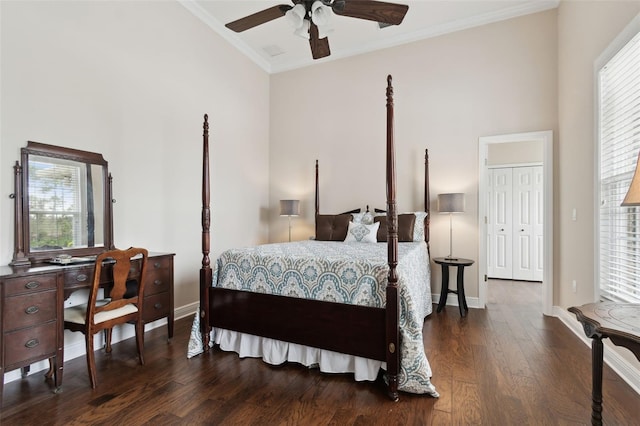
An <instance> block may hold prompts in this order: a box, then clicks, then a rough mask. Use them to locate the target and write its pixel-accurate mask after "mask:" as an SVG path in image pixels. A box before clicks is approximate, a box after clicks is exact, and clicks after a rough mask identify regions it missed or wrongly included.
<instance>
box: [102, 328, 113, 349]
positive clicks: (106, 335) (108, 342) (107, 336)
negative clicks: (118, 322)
mask: <svg viewBox="0 0 640 426" xmlns="http://www.w3.org/2000/svg"><path fill="white" fill-rule="evenodd" d="M112 331H113V329H112V328H107V329H105V330H104V338H105V340H106V344H105V349H104V350H105V352H106V353H108V354H110V353H111V332H112Z"/></svg>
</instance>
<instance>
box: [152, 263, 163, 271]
mask: <svg viewBox="0 0 640 426" xmlns="http://www.w3.org/2000/svg"><path fill="white" fill-rule="evenodd" d="M160 266H162V264H161V263H160V262H156V263H154V264H153V267H154V268H156V269H158V268H159V267H160Z"/></svg>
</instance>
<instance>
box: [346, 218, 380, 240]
mask: <svg viewBox="0 0 640 426" xmlns="http://www.w3.org/2000/svg"><path fill="white" fill-rule="evenodd" d="M379 227H380V223H379V222H376V223H374V224H373V225H367V224H364V223H354V222H349V230H348V231H347V237H346V238H345V239H344V242H345V243H353V242H359V243H375V242H377V238H376V237H377V234H378V228H379Z"/></svg>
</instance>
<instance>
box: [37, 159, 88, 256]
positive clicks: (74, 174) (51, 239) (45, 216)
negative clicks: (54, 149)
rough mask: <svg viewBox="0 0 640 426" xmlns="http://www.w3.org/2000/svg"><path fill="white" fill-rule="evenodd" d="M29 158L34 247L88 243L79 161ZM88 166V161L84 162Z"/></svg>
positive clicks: (59, 247)
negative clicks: (44, 160)
mask: <svg viewBox="0 0 640 426" xmlns="http://www.w3.org/2000/svg"><path fill="white" fill-rule="evenodd" d="M38 158H40V157H37V156H32V159H31V160H30V161H29V168H30V170H29V177H30V180H29V194H30V196H29V235H30V240H29V244H30V247H31V249H32V250H51V249H64V248H71V247H78V246H82V245H84V246H86V242H84V241H83V240H84V239H86V238H85V237H84V236H85V235H86V232H84V230H85V229H86V224H85V223H83V216H82V211H83V204H84V203H85V201H84V198H83V197H82V191H81V188H82V186H81V183H82V181H83V179H84V176H83V174H82V170H81V167H79V165H78V164H79V163H77V162H75V161H69V160H64V159H53V160H52V159H50V158H47V159H46V162H41V161H38ZM82 166H84V164H82Z"/></svg>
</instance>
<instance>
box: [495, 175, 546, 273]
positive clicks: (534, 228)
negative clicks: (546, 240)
mask: <svg viewBox="0 0 640 426" xmlns="http://www.w3.org/2000/svg"><path fill="white" fill-rule="evenodd" d="M489 176H490V182H491V184H490V188H489V200H490V204H489V206H490V207H489V214H488V226H487V228H488V229H489V231H488V232H489V236H488V240H489V256H488V259H489V261H488V262H489V264H488V268H487V270H488V275H489V277H490V278H502V279H514V280H524V281H542V276H543V275H542V272H543V264H542V259H543V245H542V241H543V238H542V236H543V221H542V219H543V205H542V199H543V197H542V195H543V194H542V190H543V186H542V167H541V166H532V167H514V168H511V167H505V168H496V169H491V170H489Z"/></svg>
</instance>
